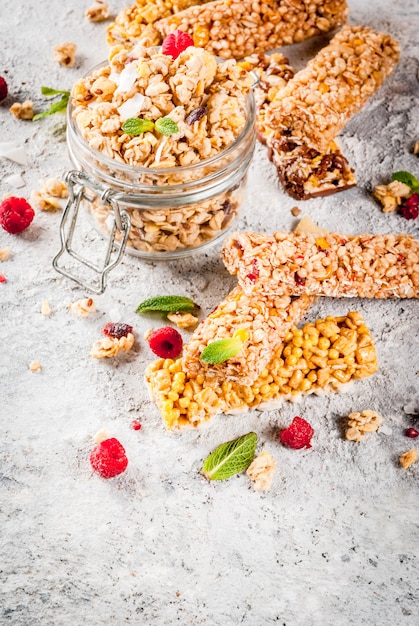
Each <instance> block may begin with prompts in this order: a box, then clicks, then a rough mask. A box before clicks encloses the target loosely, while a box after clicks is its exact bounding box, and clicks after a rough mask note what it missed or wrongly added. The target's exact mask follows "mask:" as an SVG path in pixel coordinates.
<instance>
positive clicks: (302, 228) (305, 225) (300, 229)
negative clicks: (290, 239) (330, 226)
mask: <svg viewBox="0 0 419 626" xmlns="http://www.w3.org/2000/svg"><path fill="white" fill-rule="evenodd" d="M294 232H295V233H313V234H314V235H324V234H325V233H327V230H326V229H325V228H320V227H319V226H317V224H315V223H314V222H313V220H312V219H311V217H310V216H309V215H305V216H304V217H302V218H301V219H300V221H299V222H298V224H297V226H296V227H295V228H294Z"/></svg>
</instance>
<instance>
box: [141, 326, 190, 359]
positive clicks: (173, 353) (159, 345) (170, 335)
mask: <svg viewBox="0 0 419 626" xmlns="http://www.w3.org/2000/svg"><path fill="white" fill-rule="evenodd" d="M148 344H149V346H150V348H151V349H152V350H153V352H154V354H157V356H159V357H160V358H161V359H176V358H177V357H178V356H179V354H180V353H181V352H182V346H183V340H182V335H181V334H180V333H178V331H177V330H176V329H175V328H172V327H171V326H164V327H163V328H159V329H158V330H155V331H154V332H153V333H151V335H150V337H149V338H148Z"/></svg>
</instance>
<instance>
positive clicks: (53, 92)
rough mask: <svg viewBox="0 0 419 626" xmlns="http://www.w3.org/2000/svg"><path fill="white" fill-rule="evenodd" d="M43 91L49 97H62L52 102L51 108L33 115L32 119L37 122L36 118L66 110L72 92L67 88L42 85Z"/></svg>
mask: <svg viewBox="0 0 419 626" xmlns="http://www.w3.org/2000/svg"><path fill="white" fill-rule="evenodd" d="M41 93H42V95H43V96H46V97H47V98H51V97H55V96H61V98H60V99H59V100H58V101H57V102H54V103H53V104H51V106H50V107H49V109H47V110H46V111H43V112H42V113H37V114H36V115H34V116H33V118H32V121H33V122H36V120H40V119H42V118H43V117H47V116H48V115H54V113H58V112H59V111H65V110H66V108H67V105H68V101H69V99H70V92H69V91H67V90H66V89H52V87H41Z"/></svg>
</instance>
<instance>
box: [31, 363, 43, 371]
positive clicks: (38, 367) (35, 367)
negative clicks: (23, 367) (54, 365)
mask: <svg viewBox="0 0 419 626" xmlns="http://www.w3.org/2000/svg"><path fill="white" fill-rule="evenodd" d="M29 369H30V370H31V372H40V371H41V369H42V365H41V364H40V362H39V361H31V362H30V363H29Z"/></svg>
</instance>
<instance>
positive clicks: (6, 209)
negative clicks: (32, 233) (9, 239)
mask: <svg viewBox="0 0 419 626" xmlns="http://www.w3.org/2000/svg"><path fill="white" fill-rule="evenodd" d="M34 215H35V211H34V210H33V208H32V207H31V205H30V204H28V203H27V202H26V200H25V199H24V198H15V197H14V196H12V197H10V198H6V200H3V202H2V203H1V204H0V226H2V228H4V230H6V231H7V232H8V233H10V234H11V235H16V233H21V232H22V230H25V228H27V227H28V226H29V224H30V223H31V222H32V220H33V218H34Z"/></svg>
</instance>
